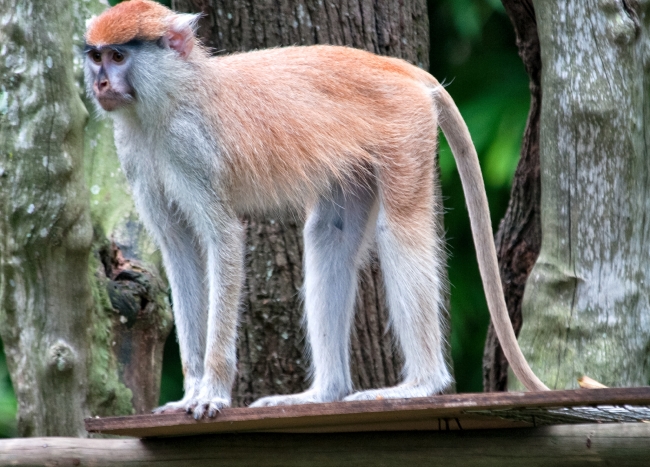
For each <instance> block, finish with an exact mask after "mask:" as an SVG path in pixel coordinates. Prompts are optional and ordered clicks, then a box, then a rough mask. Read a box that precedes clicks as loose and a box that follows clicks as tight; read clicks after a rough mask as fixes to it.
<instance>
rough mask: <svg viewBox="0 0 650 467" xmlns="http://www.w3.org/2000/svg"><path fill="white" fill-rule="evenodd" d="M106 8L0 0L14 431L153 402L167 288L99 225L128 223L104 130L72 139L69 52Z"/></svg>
mask: <svg viewBox="0 0 650 467" xmlns="http://www.w3.org/2000/svg"><path fill="white" fill-rule="evenodd" d="M105 7H106V5H104V4H102V3H101V2H100V0H91V1H84V2H74V1H72V0H70V1H66V2H56V3H52V2H50V3H47V2H32V1H28V2H24V1H22V0H21V1H19V2H16V1H13V0H0V12H2V14H3V16H2V22H1V24H2V29H0V43H1V44H2V60H1V61H0V76H1V77H2V79H1V82H2V87H0V200H1V201H0V337H1V338H2V341H3V344H4V350H5V353H6V356H7V364H8V367H9V370H10V373H11V377H12V382H13V385H14V390H15V393H16V396H17V399H18V432H19V434H20V435H21V436H47V435H50V436H85V435H86V431H85V429H84V425H83V419H84V417H86V416H88V415H96V414H97V415H115V414H131V413H133V412H134V411H135V412H142V411H144V410H149V409H151V408H152V407H153V406H155V405H156V404H157V402H158V392H159V384H160V383H159V381H160V366H161V359H162V345H163V344H164V341H165V338H166V336H167V334H168V333H169V329H170V328H171V315H170V311H169V305H168V303H166V295H167V294H166V290H167V288H166V286H164V285H163V284H162V283H161V282H160V280H159V279H158V278H157V277H156V274H155V269H152V268H149V267H142V265H140V264H138V263H137V262H136V261H135V260H134V259H132V256H128V252H126V253H123V252H121V251H120V250H119V248H111V245H110V243H109V242H108V241H107V240H106V239H105V237H104V234H103V231H104V230H103V229H108V230H107V231H109V232H118V233H119V231H120V229H121V230H127V231H129V232H131V231H132V232H136V233H137V232H138V227H137V224H134V222H132V221H131V219H133V217H134V216H133V208H132V204H131V203H130V202H128V201H127V202H125V200H126V199H127V198H126V197H125V195H122V196H121V197H120V196H118V195H120V194H122V193H125V192H126V190H125V188H124V187H125V184H126V181H125V180H123V181H120V182H118V183H115V180H117V179H119V177H118V178H116V179H115V180H111V178H110V177H109V175H108V172H102V168H105V167H106V165H107V164H116V163H117V160H116V158H115V154H114V148H113V144H112V130H111V129H110V126H107V125H106V124H105V123H101V122H97V121H96V120H94V119H91V120H92V123H93V124H92V125H91V126H89V128H88V130H87V131H86V132H85V133H84V131H83V128H84V124H85V123H86V121H87V119H88V113H87V112H86V109H85V107H84V105H83V103H82V100H81V99H80V98H79V96H80V92H82V91H81V90H82V89H83V85H81V80H82V78H81V67H80V61H79V60H75V59H74V57H75V56H77V57H78V56H79V55H80V52H81V50H80V45H81V38H82V36H83V31H84V29H85V20H86V19H87V18H88V17H89V16H90V15H91V13H92V14H97V13H99V12H100V11H101V10H103V9H104V8H105ZM42 24H47V25H48V27H47V29H43V28H42V27H40V26H38V25H42ZM84 138H85V147H84ZM84 149H85V150H86V155H87V158H88V159H89V160H91V161H92V163H91V166H90V169H89V170H87V171H86V172H87V174H86V176H89V177H90V179H91V182H92V177H93V175H94V176H95V177H101V180H102V182H101V184H99V185H97V184H93V188H92V190H91V191H92V193H93V202H92V206H93V209H91V208H90V207H89V199H88V190H87V188H86V184H85V183H84V171H83V166H82V163H83V157H84ZM111 158H112V159H111ZM107 161H110V162H107ZM118 175H119V174H118ZM122 179H123V177H122ZM118 184H119V186H118ZM102 189H105V191H103V195H105V196H103V197H102V196H101V195H100V193H101V192H102ZM111 201H112V204H111ZM91 217H92V218H93V223H92V224H94V226H95V228H94V229H93V226H92V225H91ZM127 227H128V228H127ZM93 230H94V233H95V235H94V240H93ZM140 230H141V229H140ZM112 237H114V238H115V239H117V237H119V235H118V234H117V233H116V234H114V235H112ZM121 237H122V238H136V237H138V236H137V235H134V234H132V233H131V235H130V237H129V235H127V234H123V235H122V236H121ZM138 238H139V237H138ZM93 241H94V244H93V254H92V255H89V252H90V250H91V243H92V242H93ZM131 243H134V242H131ZM140 243H142V244H144V243H146V242H140ZM131 250H135V249H134V248H131ZM137 251H140V250H137ZM151 271H154V272H151Z"/></svg>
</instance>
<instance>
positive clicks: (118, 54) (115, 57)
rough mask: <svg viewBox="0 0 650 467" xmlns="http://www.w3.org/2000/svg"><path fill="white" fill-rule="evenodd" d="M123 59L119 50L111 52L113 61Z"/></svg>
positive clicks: (118, 61)
mask: <svg viewBox="0 0 650 467" xmlns="http://www.w3.org/2000/svg"><path fill="white" fill-rule="evenodd" d="M123 60H124V54H122V53H120V52H113V61H114V62H115V63H120V62H121V61H123Z"/></svg>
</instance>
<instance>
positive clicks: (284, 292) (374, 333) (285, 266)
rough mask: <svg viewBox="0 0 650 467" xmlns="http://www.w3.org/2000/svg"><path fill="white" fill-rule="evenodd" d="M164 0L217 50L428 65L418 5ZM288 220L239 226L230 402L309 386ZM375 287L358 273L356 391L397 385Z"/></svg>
mask: <svg viewBox="0 0 650 467" xmlns="http://www.w3.org/2000/svg"><path fill="white" fill-rule="evenodd" d="M172 3H173V7H174V8H175V9H178V10H183V11H201V12H203V13H204V16H203V18H202V19H201V21H200V28H199V35H200V36H201V38H202V39H203V41H204V43H205V44H206V45H208V46H210V47H212V48H213V50H214V51H215V52H216V53H221V52H237V51H245V50H250V49H260V48H268V47H277V46H287V45H310V44H324V43H326V44H337V45H348V46H352V47H357V48H361V49H366V50H369V51H371V52H375V53H379V54H384V55H393V56H397V57H401V58H404V59H406V60H408V61H410V62H412V63H415V64H417V65H418V66H420V67H422V68H425V69H427V68H428V61H429V60H428V50H429V31H428V18H427V6H426V2H425V1H423V0H409V1H406V2H403V1H396V0H386V1H380V2H375V1H370V0H358V1H356V2H347V1H343V2H342V1H340V0H335V1H330V2H320V1H311V0H307V1H301V0H285V1H282V2H262V1H259V2H240V1H237V0H234V1H232V0H225V1H224V0H175V1H174V2H172ZM299 217H301V214H300V215H296V216H295V218H296V219H297V218H299ZM288 219H289V220H287V219H284V220H279V219H271V218H267V219H263V220H262V219H250V220H248V221H247V223H248V227H247V233H248V245H249V247H248V260H247V283H246V292H247V297H248V298H247V300H246V302H245V304H246V306H245V311H244V314H243V317H242V319H241V324H240V328H239V373H238V380H237V382H236V384H235V388H234V390H233V403H234V404H235V405H243V404H246V403H248V402H250V401H252V400H253V399H255V398H257V397H260V396H263V395H267V394H277V393H292V392H298V391H301V390H304V389H306V388H307V386H308V381H307V374H308V368H309V362H308V361H307V360H305V356H304V352H303V350H304V347H305V342H304V339H305V337H304V332H303V330H302V328H301V324H300V321H301V319H300V317H301V316H302V311H301V303H300V295H299V289H300V285H301V283H302V279H301V276H302V266H301V264H302V260H301V256H302V255H301V253H302V246H301V234H300V231H301V222H300V221H299V220H294V219H293V218H291V217H290V218H288ZM381 283H382V280H381V277H380V273H379V271H378V268H377V266H376V264H375V265H371V266H369V267H368V268H367V269H366V270H364V271H363V272H362V273H361V283H360V294H359V298H358V300H357V314H356V326H355V328H356V329H355V337H354V338H353V342H352V359H351V360H352V374H353V382H354V384H355V386H356V387H357V388H371V387H378V386H388V385H393V384H396V383H397V382H398V381H399V375H400V369H401V361H400V358H399V356H398V355H396V353H395V352H394V350H393V346H392V338H391V336H390V333H389V332H387V323H388V322H387V313H386V309H385V304H384V300H383V295H382V291H381V290H382V285H381Z"/></svg>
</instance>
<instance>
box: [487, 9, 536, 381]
mask: <svg viewBox="0 0 650 467" xmlns="http://www.w3.org/2000/svg"><path fill="white" fill-rule="evenodd" d="M502 3H503V5H504V7H505V9H506V12H507V13H508V16H509V17H510V20H511V21H512V24H513V26H514V28H515V33H516V37H517V48H518V49H519V56H520V57H521V59H522V61H523V62H524V66H525V67H526V72H527V73H528V77H529V79H530V111H529V113H528V121H527V123H526V130H525V131H524V137H523V142H522V147H521V157H520V159H519V164H518V165H517V170H516V172H515V176H514V179H513V182H512V191H511V193H510V202H509V204H508V209H507V211H506V213H505V215H504V217H503V219H502V220H501V223H500V224H499V230H498V231H497V234H496V237H495V243H496V249H497V256H498V259H499V272H500V273H501V283H502V285H503V292H504V294H505V297H506V305H507V306H508V313H509V315H510V319H511V321H512V325H513V327H514V329H515V334H519V331H520V329H521V325H522V318H521V302H522V298H523V295H524V287H525V285H526V281H527V280H528V276H529V275H530V271H531V270H532V268H533V266H534V264H535V261H536V260H537V257H538V255H539V250H540V248H541V240H542V233H541V221H540V194H541V189H540V185H541V182H540V170H539V119H540V109H541V100H542V89H541V85H540V84H541V83H540V80H541V71H542V61H541V56H540V49H539V37H538V35H537V23H536V20H535V9H534V7H533V2H532V0H502ZM507 388H508V361H507V360H506V357H505V355H504V354H503V350H502V349H501V345H500V344H499V340H498V338H497V335H496V332H495V330H494V326H493V325H492V323H491V322H490V326H489V328H488V334H487V338H486V340H485V351H484V353H483V389H484V391H488V392H491V391H506V390H507Z"/></svg>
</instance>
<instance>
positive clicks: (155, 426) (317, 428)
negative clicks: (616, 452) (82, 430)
mask: <svg viewBox="0 0 650 467" xmlns="http://www.w3.org/2000/svg"><path fill="white" fill-rule="evenodd" d="M626 404H627V405H650V387H640V388H607V389H579V390H569V391H545V392H525V393H524V392H511V393H477V394H447V395H440V396H435V397H423V398H414V399H384V400H374V401H360V402H334V403H329V404H305V405H294V406H284V407H261V408H254V409H253V408H234V409H224V410H223V411H222V412H221V413H220V414H218V416H217V417H216V418H214V419H207V418H206V419H202V420H199V421H196V420H194V419H193V418H192V417H191V416H190V415H187V414H185V413H183V412H181V413H179V412H176V413H165V414H156V415H154V414H147V415H135V416H129V417H107V418H89V419H87V420H86V429H87V430H88V431H89V432H93V433H105V434H115V435H127V436H137V437H154V436H187V435H196V434H206V433H222V432H244V431H284V432H339V431H346V432H351V431H386V430H417V429H419V430H423V429H424V430H431V429H437V427H438V426H442V424H443V423H448V421H449V420H455V419H458V420H459V421H460V426H461V427H462V428H463V429H470V428H475V429H480V428H490V427H492V428H506V427H521V426H526V425H528V424H527V423H526V422H513V421H508V420H501V419H499V418H496V417H495V418H489V417H485V416H484V415H476V414H472V412H474V411H483V410H494V411H496V410H506V409H515V408H523V407H529V408H530V407H538V408H539V407H577V406H595V405H626ZM481 417H484V418H483V419H482V418H481ZM445 421H447V422H445ZM451 426H452V427H453V426H454V423H452V424H451ZM443 429H444V428H443Z"/></svg>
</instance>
